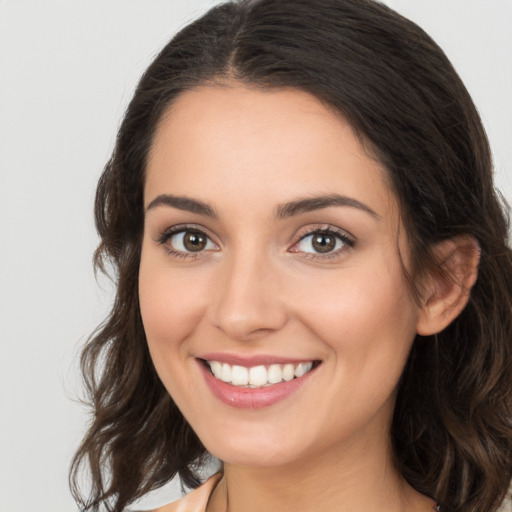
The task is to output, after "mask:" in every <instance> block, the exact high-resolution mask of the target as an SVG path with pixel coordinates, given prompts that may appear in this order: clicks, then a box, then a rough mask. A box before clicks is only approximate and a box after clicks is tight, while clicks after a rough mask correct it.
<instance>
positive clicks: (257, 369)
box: [249, 366, 267, 386]
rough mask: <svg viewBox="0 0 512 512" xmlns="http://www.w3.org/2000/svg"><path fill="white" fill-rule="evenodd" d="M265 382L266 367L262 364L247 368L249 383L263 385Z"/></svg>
mask: <svg viewBox="0 0 512 512" xmlns="http://www.w3.org/2000/svg"><path fill="white" fill-rule="evenodd" d="M266 383H267V369H266V368H265V367H264V366H254V367H253V368H251V369H250V370H249V384H251V385H253V386H263V385H264V384H266Z"/></svg>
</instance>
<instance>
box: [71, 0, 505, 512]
mask: <svg viewBox="0 0 512 512" xmlns="http://www.w3.org/2000/svg"><path fill="white" fill-rule="evenodd" d="M96 222H97V227H98V231H99V234H100V236H101V244H100V247H99V248H98V251H97V253H96V264H97V265H98V266H99V267H100V268H102V269H103V268H104V265H105V263H107V262H108V263H112V264H113V265H114V268H115V269H116V271H117V276H118V288H117V297H116V302H115V304H114V307H113V310H112V312H111V315H110V317H109V318H108V320H107V322H106V323H105V324H104V325H103V326H102V327H101V328H100V329H99V330H98V332H97V333H96V334H95V335H94V336H93V337H92V338H91V340H90V341H89V343H88V345H87V346H86V348H85V350H84V353H83V359H82V363H83V370H84V374H85V377H86V383H87V385H88V389H89V392H90V394H91V399H92V403H93V404H94V413H95V416H94V422H93V424H92V426H91V428H90V430H89V432H88V434H87V436H86V438H85V439H84V441H83V444H82V446H81V448H80V450H79V452H78V453H77V455H76V457H75V460H74V475H75V477H76V475H77V471H78V469H79V467H80V464H81V463H83V462H84V460H85V459H87V460H88V463H89V465H90V469H91V472H92V477H93V479H92V482H93V488H92V490H91V493H90V496H89V498H85V499H83V500H82V501H80V503H81V507H82V508H83V509H85V510H96V509H97V508H98V507H99V506H100V505H104V506H107V508H108V510H112V511H121V510H123V509H124V508H125V507H126V506H128V505H129V504H130V503H132V502H133V501H134V500H135V499H136V498H138V497H140V496H142V495H143V494H145V493H146V492H148V491H149V490H151V489H155V488H157V487H159V486H161V485H162V484H163V483H165V482H167V481H168V480H170V479H171V478H172V477H173V476H174V475H176V474H178V475H179V476H180V477H181V479H182V481H183V483H184V484H185V485H186V486H188V487H190V488H194V487H197V486H198V485H199V484H200V478H199V470H200V468H201V466H202V465H203V463H204V462H205V461H206V459H207V455H208V454H213V455H214V456H215V457H217V458H218V459H219V460H220V461H221V462H222V466H221V470H220V472H219V473H218V474H217V475H214V476H213V477H212V478H211V479H210V480H208V482H206V484H204V485H203V486H202V487H200V488H199V489H197V490H195V491H193V492H192V493H191V494H190V495H189V496H187V497H185V498H184V500H183V501H181V502H178V503H176V504H170V505H168V506H166V507H163V508H162V509H161V510H162V511H164V512H170V511H177V510H179V511H181V510H187V511H189V510H190V511H195V510H198V511H199V510H201V511H203V510H206V511H208V512H212V511H216V512H217V511H230V512H237V511H243V512H250V511H252V510H269V511H274V510H275V511H277V510H279V511H289V510H290V511H291V510H294V511H295V510H301V511H303V512H308V511H313V510H314V511H318V510H326V511H330V510H333V511H334V510H335V511H340V512H343V511H363V510H364V511H365V512H368V511H373V510H375V511H377V510H385V511H389V512H395V511H396V512H398V511H417V512H421V511H427V510H432V509H434V508H435V507H439V508H440V510H442V511H450V512H452V511H457V512H459V511H460V512H462V511H467V512H469V511H471V512H491V511H495V510H497V509H498V507H499V505H500V503H501V502H502V501H503V499H504V497H505V494H506V491H507V488H508V483H509V481H510V478H511V477H512V455H511V449H512V430H511V428H512V425H511V412H510V406H511V397H510V390H511V389H512V387H511V385H512V370H511V361H512V360H511V355H510V345H511V340H512V338H511V334H512V323H511V321H512V317H511V283H512V281H511V277H512V266H511V255H510V250H509V248H508V247H507V245H506V238H507V222H506V218H505V216H504V214H503V211H502V208H501V205H500V202H499V200H498V198H497V196H496V193H495V191H494V188H493V184H492V170H491V158H490V153H489V147H488V143H487V140H486V136H485V133H484V130H483V128H482V125H481V122H480V120H479V117H478V114H477V112H476V110H475V107H474V105H473V103H472V101H471V99H470V97H469V95H468V93H467V91H466V89H465V88H464V86H463V84H462V83H461V81H460V79H459V77H458V76H457V75H456V73H455V71H454V70H453V68H452V66H451V65H450V63H449V62H448V60H447V59H446V57H445V56H444V54H443V53H442V51H441V50H440V49H439V48H438V47H437V45H436V44H435V43H434V42H433V41H432V40H431V39H430V38H429V37H428V36H427V35H426V34H425V33H424V32H423V31H422V30H421V29H420V28H418V27H417V26H416V25H414V24H413V23H411V22H410V21H408V20H406V19H404V18H402V17H400V16H399V15H398V14H396V13H394V12H393V11H391V10H390V9H388V8H386V7H384V6H382V5H381V4H378V3H376V2H373V1H371V0H256V1H241V2H234V3H227V4H225V5H221V6H219V7H216V8H214V9H212V10H211V11H210V12H209V13H207V14H206V15H205V16H204V17H203V18H201V19H200V20H198V21H196V22H194V23H192V24H191V25H189V26H188V27H186V28H185V29H184V30H183V31H182V32H181V33H180V34H178V35H177V36H176V37H175V38H174V39H173V40H172V41H171V42H170V43H169V44H168V45H167V46H166V47H165V48H164V49H163V50H162V52H161V53H160V55H159V56H158V57H157V58H156V59H155V61H154V62H153V64H152V65H151V66H150V67H149V69H148V70H147V71H146V73H145V75H144V76H143V78H142V79H141V82H140V84H139V86H138V88H137V90H136V92H135V95H134V98H133V100H132V102H131V103H130V105H129V107H128V111H127V113H126V116H125V119H124V121H123V124H122V126H121V128H120V131H119V135H118V140H117V144H116V148H115V151H114V154H113V156H112V159H111V160H110V162H109V163H108V165H107V166H106V169H105V171H104V174H103V175H102V178H101V180H100V183H99V185H98V191H97V199H96ZM75 494H76V495H77V496H78V491H77V490H76V486H75ZM78 499H79V500H80V498H78Z"/></svg>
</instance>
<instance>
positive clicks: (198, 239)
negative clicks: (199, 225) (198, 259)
mask: <svg viewBox="0 0 512 512" xmlns="http://www.w3.org/2000/svg"><path fill="white" fill-rule="evenodd" d="M183 245H184V246H185V247H186V249H187V251H191V252H198V251H202V250H203V249H204V248H205V246H206V238H205V237H204V236H203V235H201V234H199V233H186V234H185V237H184V240H183Z"/></svg>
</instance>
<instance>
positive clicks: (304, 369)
mask: <svg viewBox="0 0 512 512" xmlns="http://www.w3.org/2000/svg"><path fill="white" fill-rule="evenodd" d="M312 367H313V363H312V362H309V363H299V364H298V365H297V367H296V368H295V377H297V378H298V377H302V376H303V375H304V374H305V373H308V372H309V370H311V368H312Z"/></svg>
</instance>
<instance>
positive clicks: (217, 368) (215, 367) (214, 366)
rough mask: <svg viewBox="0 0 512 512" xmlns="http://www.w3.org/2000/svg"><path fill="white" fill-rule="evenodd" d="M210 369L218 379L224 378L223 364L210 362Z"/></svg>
mask: <svg viewBox="0 0 512 512" xmlns="http://www.w3.org/2000/svg"><path fill="white" fill-rule="evenodd" d="M210 369H211V371H212V373H213V375H215V377H217V379H220V378H221V377H222V363H219V362H218V361H210Z"/></svg>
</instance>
